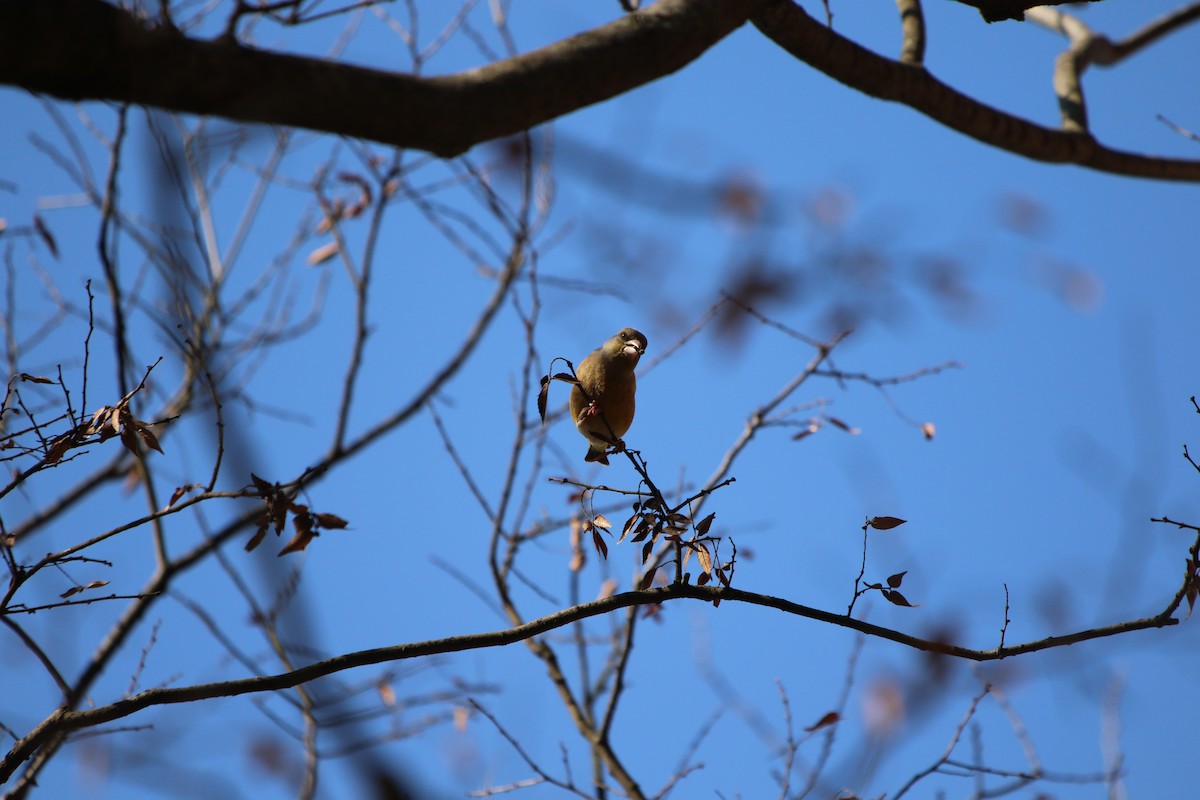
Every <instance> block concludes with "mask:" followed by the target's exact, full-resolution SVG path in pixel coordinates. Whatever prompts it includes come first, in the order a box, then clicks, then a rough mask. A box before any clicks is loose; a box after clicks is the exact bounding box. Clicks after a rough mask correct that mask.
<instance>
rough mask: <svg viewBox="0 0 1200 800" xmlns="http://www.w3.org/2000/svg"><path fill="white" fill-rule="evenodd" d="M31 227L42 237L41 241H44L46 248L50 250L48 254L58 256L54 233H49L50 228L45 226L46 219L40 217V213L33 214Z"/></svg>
mask: <svg viewBox="0 0 1200 800" xmlns="http://www.w3.org/2000/svg"><path fill="white" fill-rule="evenodd" d="M33 229H34V230H35V231H37V235H38V236H40V237H42V241H43V242H45V243H46V249H48V250H49V251H50V255H52V256H54V257H55V258H58V242H56V241H54V234H52V233H50V229H49V228H48V227H46V221H45V220H44V219H42V217H41V215H40V214H34V215H33Z"/></svg>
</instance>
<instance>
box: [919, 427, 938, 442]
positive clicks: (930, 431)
mask: <svg viewBox="0 0 1200 800" xmlns="http://www.w3.org/2000/svg"><path fill="white" fill-rule="evenodd" d="M921 433H922V434H923V435H924V436H925V439H926V441H932V440H933V437H934V436H935V435H936V434H937V426H935V425H934V424H933V423H932V422H924V423H922V424H921Z"/></svg>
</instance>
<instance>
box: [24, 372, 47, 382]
mask: <svg viewBox="0 0 1200 800" xmlns="http://www.w3.org/2000/svg"><path fill="white" fill-rule="evenodd" d="M17 377H19V378H20V379H21V380H22V381H25V382H26V383H49V384H53V383H54V381H52V380H50V379H49V378H43V377H42V376H41V375H30V374H29V373H28V372H22V373H21V374H20V375H18V376H17Z"/></svg>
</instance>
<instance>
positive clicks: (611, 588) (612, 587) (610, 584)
mask: <svg viewBox="0 0 1200 800" xmlns="http://www.w3.org/2000/svg"><path fill="white" fill-rule="evenodd" d="M616 592H617V579H616V578H609V579H608V580H606V581H604V583H602V584H600V592H599V593H598V594H597V595H596V599H597V600H603V599H604V598H606V597H612V596H613V595H614V594H616Z"/></svg>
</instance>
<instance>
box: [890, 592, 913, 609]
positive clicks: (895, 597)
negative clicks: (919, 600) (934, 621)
mask: <svg viewBox="0 0 1200 800" xmlns="http://www.w3.org/2000/svg"><path fill="white" fill-rule="evenodd" d="M883 596H884V597H886V598H887V600H888V602H889V603H892V604H893V605H897V606H904V607H905V608H915V606H914V605H913V604H912V603H910V602H908V598H906V597H905V596H904V595H902V594H900V592H898V591H896V590H895V589H884V590H883Z"/></svg>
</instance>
